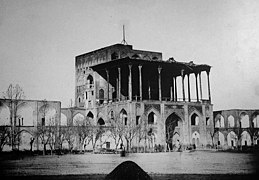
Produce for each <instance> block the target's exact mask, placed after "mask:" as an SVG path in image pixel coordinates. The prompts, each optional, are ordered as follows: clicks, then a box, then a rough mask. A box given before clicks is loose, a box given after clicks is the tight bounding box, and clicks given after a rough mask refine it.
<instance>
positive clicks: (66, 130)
mask: <svg viewBox="0 0 259 180" xmlns="http://www.w3.org/2000/svg"><path fill="white" fill-rule="evenodd" d="M75 129H76V127H73V126H67V127H62V128H61V129H60V136H61V140H60V141H61V143H62V142H64V141H67V143H68V149H69V151H70V152H71V151H72V150H73V146H74V142H75V132H76V130H75ZM63 140H64V141H63ZM61 147H62V146H61Z"/></svg>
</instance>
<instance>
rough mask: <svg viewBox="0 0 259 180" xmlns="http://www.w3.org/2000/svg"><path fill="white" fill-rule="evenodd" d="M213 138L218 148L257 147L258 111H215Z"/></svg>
mask: <svg viewBox="0 0 259 180" xmlns="http://www.w3.org/2000/svg"><path fill="white" fill-rule="evenodd" d="M213 114H214V121H215V135H216V136H215V137H216V142H217V145H218V147H219V148H223V149H229V148H237V146H251V145H259V110H258V109H249V110H247V109H230V110H221V111H215V112H213Z"/></svg>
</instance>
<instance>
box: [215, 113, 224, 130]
mask: <svg viewBox="0 0 259 180" xmlns="http://www.w3.org/2000/svg"><path fill="white" fill-rule="evenodd" d="M215 121H216V123H215V127H217V128H219V127H224V124H225V120H224V117H223V116H222V115H221V114H218V115H217V116H216V118H215Z"/></svg>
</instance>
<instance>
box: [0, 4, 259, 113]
mask: <svg viewBox="0 0 259 180" xmlns="http://www.w3.org/2000/svg"><path fill="white" fill-rule="evenodd" d="M258 9H259V3H258V2H257V1H256V0H242V1H241V0H222V1H218V0H195V1H194V0H193V1H191V0H189V1H184V0H179V1H178V0H168V1H165V0H164V1H152V0H125V1H121V0H106V1H99V0H93V1H92V0H81V1H80V0H73V1H72V0H71V1H69V0H62V1H55V0H51V1H47V0H16V1H15V0H0V92H3V91H5V90H6V89H7V87H8V85H9V84H10V83H14V84H17V83H18V84H19V85H20V86H21V87H22V88H23V89H24V91H25V94H26V97H27V98H28V99H39V100H41V99H45V98H46V99H47V100H57V101H61V102H62V107H67V106H68V104H69V101H70V99H74V84H75V72H74V59H75V56H77V55H79V54H83V53H85V52H88V51H92V50H95V49H98V48H101V47H104V46H108V45H111V44H115V43H120V42H121V41H122V24H125V26H126V41H127V42H128V44H131V45H133V47H134V49H143V50H151V51H160V52H162V53H163V59H165V60H166V59H168V58H169V57H174V58H175V59H176V60H177V61H186V62H189V61H191V60H192V61H194V63H198V64H209V65H211V66H212V69H211V74H210V77H211V79H210V80H211V94H212V103H213V104H214V110H221V109H232V108H246V109H259V70H258V69H259V61H258V58H259V11H258Z"/></svg>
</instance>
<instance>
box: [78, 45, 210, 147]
mask: <svg viewBox="0 0 259 180" xmlns="http://www.w3.org/2000/svg"><path fill="white" fill-rule="evenodd" d="M210 69H211V66H209V65H206V64H195V63H194V62H193V61H190V62H178V61H176V60H174V59H173V58H170V59H168V60H163V59H162V53H160V52H152V51H143V50H135V49H133V47H132V45H127V44H126V45H125V44H114V45H111V46H108V47H104V48H101V49H98V50H95V51H92V52H88V53H85V54H82V55H79V56H76V58H75V104H76V107H77V108H85V118H86V119H87V120H88V121H91V122H92V123H93V124H94V125H96V126H98V127H101V128H102V130H103V134H102V136H100V137H99V140H98V143H97V144H96V146H99V147H103V148H116V147H115V146H116V143H115V140H114V139H113V138H112V135H114V134H113V129H112V128H117V129H120V128H121V129H122V131H120V132H118V134H119V133H121V141H120V143H123V144H124V145H125V146H128V148H133V147H138V148H140V147H144V148H146V150H148V149H149V150H154V148H156V147H166V148H167V149H170V150H171V149H173V147H174V145H175V144H177V143H178V144H182V145H184V146H187V145H190V144H195V145H196V146H197V147H205V146H206V145H208V144H212V138H211V132H213V131H214V123H213V105H212V104H211V94H210V78H209V75H210ZM204 82H205V83H204ZM204 97H206V98H204ZM115 126H116V127H115ZM119 126H121V127H119ZM87 147H88V146H87Z"/></svg>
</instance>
